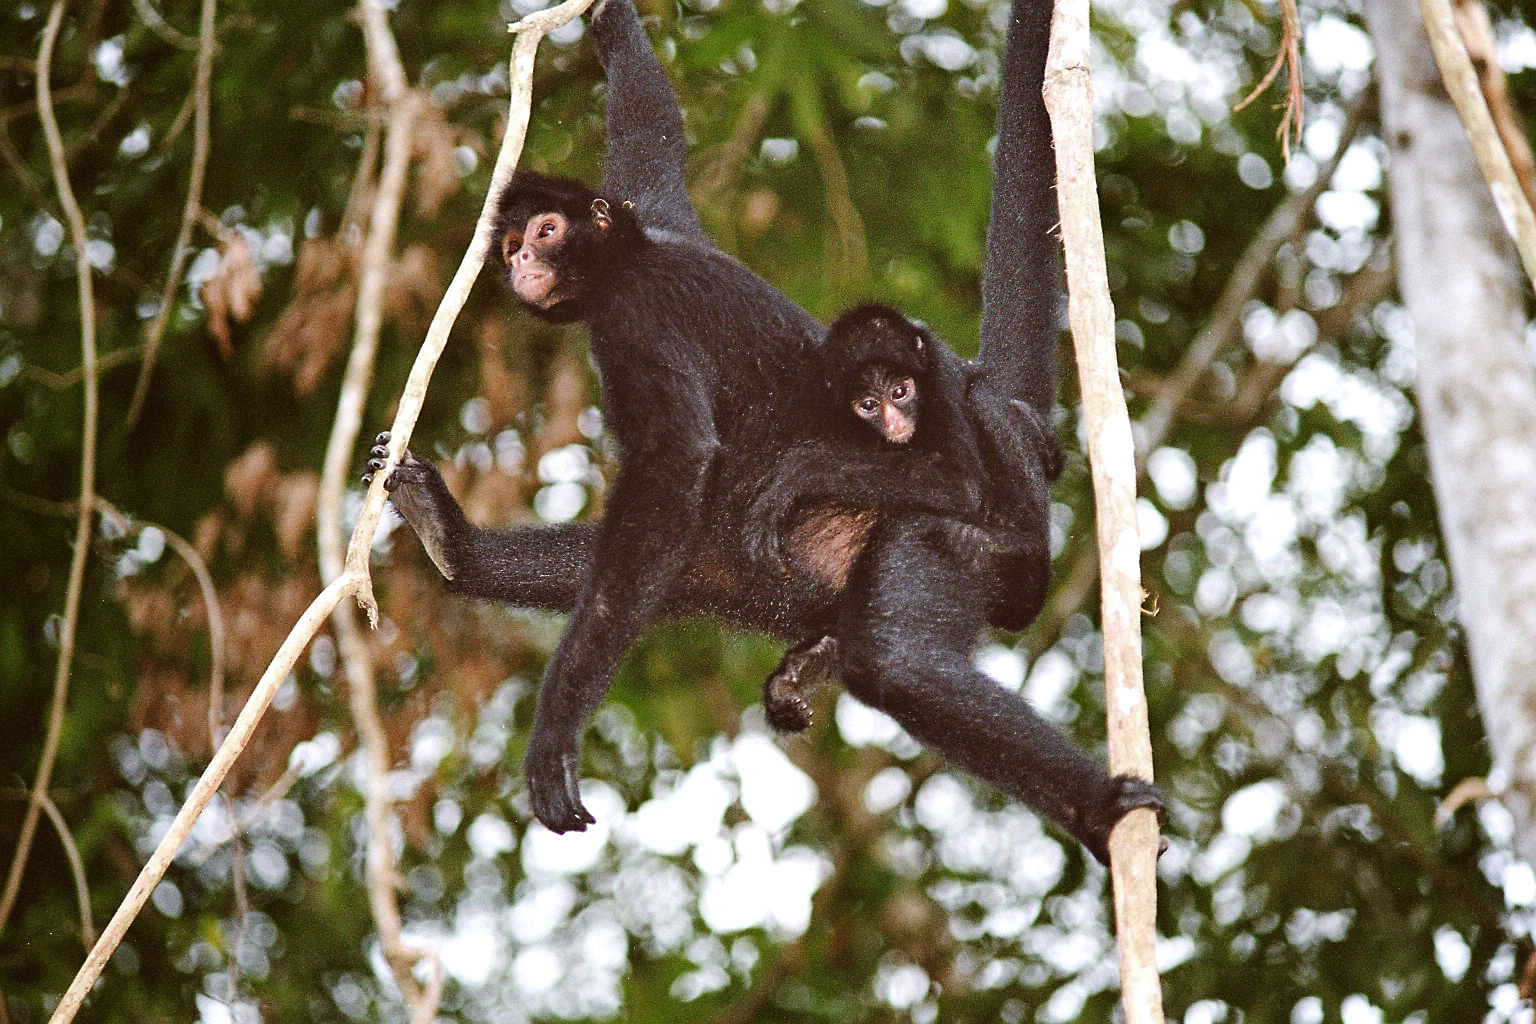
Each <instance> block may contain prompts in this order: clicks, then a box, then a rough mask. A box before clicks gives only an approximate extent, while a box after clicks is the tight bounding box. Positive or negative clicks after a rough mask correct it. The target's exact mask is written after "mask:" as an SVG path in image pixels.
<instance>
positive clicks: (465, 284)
mask: <svg viewBox="0 0 1536 1024" xmlns="http://www.w3.org/2000/svg"><path fill="white" fill-rule="evenodd" d="M58 3H59V4H60V8H59V9H57V10H61V9H62V3H63V0H58ZM590 3H591V0H566V2H565V3H563V4H561V5H559V6H557V7H552V8H549V9H548V10H543V11H538V12H536V13H534V14H531V15H529V16H528V17H527V18H524V19H523V20H522V21H520V22H518V23H517V24H516V25H514V26H512V30H513V31H516V32H517V33H518V36H517V40H516V42H515V43H514V45H513V48H512V70H511V75H510V78H511V83H512V88H511V98H510V101H509V114H508V126H507V134H506V136H505V137H504V138H503V139H502V145H501V150H500V152H499V154H498V155H497V158H496V166H495V168H494V170H493V171H492V173H491V186H490V189H489V190H488V193H487V196H486V200H485V203H484V204H483V206H482V208H481V214H480V220H479V222H478V223H477V224H476V226H475V234H474V238H473V239H472V240H471V242H470V244H469V249H468V251H467V252H466V253H465V255H464V259H463V261H462V262H461V263H460V265H459V270H458V272H457V273H456V274H455V275H454V278H453V281H452V282H451V283H450V285H449V287H448V291H447V292H446V293H445V294H444V296H443V300H442V303H441V304H440V305H439V306H438V309H437V313H436V314H435V315H434V316H433V318H432V324H431V326H430V327H429V328H428V331H427V339H426V341H425V342H423V344H422V348H421V351H420V353H419V354H418V355H417V358H416V364H415V366H414V367H413V368H412V370H411V375H410V378H409V379H408V380H407V382H406V388H405V392H404V394H403V395H402V396H401V399H400V409H399V412H398V413H397V414H396V417H395V423H394V425H393V429H394V437H395V440H394V441H392V442H391V451H392V453H393V454H392V455H391V457H390V462H391V466H392V465H393V463H394V462H397V461H398V459H399V453H400V452H401V451H403V450H404V448H405V445H406V442H407V441H408V440H409V437H410V431H411V428H412V427H414V426H415V423H416V419H417V417H418V416H419V415H420V414H421V405H422V401H423V400H424V398H425V397H426V390H427V384H428V383H429V382H430V380H431V377H432V370H433V368H434V367H435V366H436V364H437V360H438V357H439V356H440V355H441V354H442V350H443V346H444V345H445V344H446V343H447V339H448V332H449V329H450V328H451V327H452V325H453V321H454V318H455V317H457V316H458V313H459V310H460V309H461V308H463V305H464V301H465V299H466V298H467V297H468V295H469V289H470V286H471V285H473V284H474V280H475V278H476V276H478V274H479V272H480V267H481V266H482V265H483V263H484V262H485V255H486V252H487V251H488V250H489V248H490V239H491V225H492V216H493V214H494V211H495V201H496V197H497V196H499V195H500V193H501V190H502V188H503V187H505V185H506V183H507V181H508V180H509V179H510V178H511V176H512V172H513V170H514V169H515V168H516V166H517V160H518V157H519V155H520V154H521V153H522V148H523V140H524V138H525V137H526V135H527V131H528V117H529V110H530V107H531V104H532V99H533V63H534V56H535V54H536V53H537V51H538V45H539V41H540V40H542V39H543V38H544V36H545V35H546V34H548V33H549V32H550V31H551V30H553V29H556V28H558V27H560V26H561V25H564V24H566V23H567V22H569V21H571V20H572V19H574V18H577V17H579V16H580V15H581V14H582V12H583V11H585V10H586V9H587V7H588V6H589V5H590ZM54 34H55V35H56V34H57V26H55V28H54ZM390 468H391V467H386V468H385V469H384V471H383V472H381V473H379V474H377V479H375V481H374V483H373V486H372V487H371V488H370V489H369V491H368V497H367V499H366V501H365V502H364V504H363V509H362V512H361V514H360V516H359V519H358V523H357V526H356V528H355V529H354V530H353V532H352V539H351V542H350V544H349V546H348V549H347V561H346V568H345V570H344V571H343V573H342V575H341V576H340V577H338V578H337V579H336V580H334V581H333V582H331V583H330V584H329V585H327V586H326V587H325V589H324V590H322V591H321V592H320V593H319V595H318V596H316V597H315V599H314V601H312V602H311V603H310V605H309V607H308V608H307V609H306V610H305V611H304V614H303V615H301V616H300V617H299V620H298V622H296V623H295V624H294V627H293V629H292V630H291V631H290V632H289V634H288V636H287V638H286V639H285V640H284V641H283V643H282V645H281V646H280V647H279V648H278V651H277V654H276V655H275V656H274V657H273V659H272V661H271V663H270V664H268V666H267V669H266V671H265V672H263V673H262V675H261V678H260V679H259V680H258V681H257V683H256V687H255V689H254V690H252V692H251V696H250V698H249V699H248V700H247V701H246V704H245V707H243V708H242V709H241V710H240V714H239V716H238V717H237V718H236V719H235V722H234V725H233V726H232V727H231V728H230V732H229V735H228V736H227V737H225V739H224V742H223V743H222V744H221V745H220V746H219V749H218V750H216V751H215V752H214V755H213V758H212V760H211V761H209V763H208V767H207V768H206V769H205V770H204V771H203V774H202V777H201V778H199V779H198V781H197V784H196V785H195V786H193V788H192V792H191V794H190V795H189V796H188V798H187V800H186V803H184V804H183V805H182V808H181V810H180V811H178V812H177V814H176V818H175V820H173V821H172V822H171V826H170V828H169V830H168V831H167V832H166V834H165V837H164V838H163V839H161V841H160V845H159V846H157V847H156V848H155V851H154V853H152V854H151V855H150V858H149V861H148V863H146V864H145V865H144V868H143V869H142V870H141V871H140V872H139V876H138V878H136V879H134V882H133V885H131V886H130V887H129V889H128V894H127V896H126V897H124V899H123V902H122V904H121V905H120V906H119V907H118V908H117V912H116V913H114V914H113V915H112V920H111V921H109V922H108V923H107V927H106V930H105V931H104V932H103V933H102V935H101V938H99V939H98V940H97V941H96V945H95V946H93V947H92V948H91V952H90V954H89V955H88V956H87V957H86V959H85V963H84V964H83V965H81V967H80V970H79V972H78V973H76V975H75V978H74V981H72V982H71V983H70V986H69V989H68V990H67V991H66V992H65V993H64V996H63V997H62V998H61V999H60V1000H59V1005H58V1007H57V1008H56V1009H55V1010H54V1012H53V1016H52V1017H50V1018H49V1024H68V1022H70V1021H72V1020H74V1018H75V1014H77V1013H78V1012H79V1010H80V1007H81V1005H82V1004H83V1003H84V1002H85V997H86V996H87V994H89V992H90V990H91V986H92V985H94V984H95V982H96V979H97V978H98V977H100V976H101V972H102V969H103V968H104V967H105V966H106V963H107V960H108V958H109V957H111V955H112V952H113V951H114V950H115V949H117V946H118V944H119V943H120V942H122V939H123V936H124V935H125V934H127V931H128V927H129V925H131V924H132V923H133V920H134V918H135V917H137V916H138V914H139V911H140V910H142V909H143V908H144V904H145V903H146V902H147V901H148V900H149V895H150V893H151V892H153V891H154V888H155V886H157V885H158V884H159V883H160V879H161V878H163V877H164V876H165V872H166V870H167V868H169V867H170V863H171V860H172V859H173V858H174V857H175V856H176V851H177V850H178V849H180V847H181V844H182V843H183V842H185V841H186V838H187V834H188V833H189V832H190V831H191V830H192V826H193V824H194V823H195V822H196V821H197V819H198V816H199V815H201V814H202V812H203V808H205V807H206V806H207V804H208V801H209V799H211V798H212V796H213V794H214V793H215V792H216V791H217V790H218V788H219V785H220V784H221V783H222V782H223V781H224V777H225V776H226V775H227V774H228V773H229V769H230V767H231V766H232V765H233V764H234V762H235V760H236V758H238V757H239V756H240V754H241V752H242V751H244V749H245V747H246V745H247V744H248V743H249V742H250V740H251V736H252V735H253V734H254V733H255V731H256V726H257V725H258V724H259V723H260V721H261V718H262V716H263V715H265V714H266V711H267V708H268V707H269V706H270V705H271V703H272V698H273V697H274V696H276V694H277V690H278V687H279V686H281V685H282V683H283V681H284V680H285V679H287V678H288V674H289V672H291V671H292V670H293V666H294V665H295V664H296V663H297V662H298V659H299V655H301V654H302V653H303V652H304V649H305V648H306V647H307V646H308V645H309V642H310V641H311V640H312V639H314V636H315V634H316V633H317V632H319V630H320V628H321V626H322V625H324V623H325V621H326V620H327V619H328V618H329V616H330V614H331V613H332V612H333V611H334V610H335V609H336V607H337V605H339V604H340V603H341V602H342V600H344V599H345V598H348V597H352V598H355V599H356V600H357V601H358V603H359V604H361V605H362V606H363V607H364V608H365V609H366V610H367V611H368V613H369V618H370V620H372V619H374V618H376V616H377V606H376V604H375V602H374V599H373V586H372V582H371V580H370V577H369V573H368V551H369V548H370V546H371V544H372V540H373V534H374V531H375V529H377V527H378V524H379V516H380V514H381V513H382V511H383V507H384V483H383V482H384V479H385V478H387V477H388V475H389V470H390ZM82 547H83V545H82Z"/></svg>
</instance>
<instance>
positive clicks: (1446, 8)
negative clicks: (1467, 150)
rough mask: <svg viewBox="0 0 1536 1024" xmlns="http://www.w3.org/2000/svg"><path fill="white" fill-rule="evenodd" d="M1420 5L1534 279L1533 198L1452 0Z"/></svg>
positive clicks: (1481, 165) (1497, 201) (1448, 84)
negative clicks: (1506, 141)
mask: <svg viewBox="0 0 1536 1024" xmlns="http://www.w3.org/2000/svg"><path fill="white" fill-rule="evenodd" d="M1419 8H1420V9H1421V10H1422V11H1423V12H1424V27H1425V28H1426V29H1428V30H1429V45H1430V49H1432V50H1434V52H1435V63H1437V64H1439V65H1440V77H1441V78H1442V79H1444V81H1445V88H1446V91H1447V92H1449V93H1450V94H1451V102H1452V103H1453V104H1455V106H1456V113H1457V114H1459V115H1460V116H1461V123H1462V126H1463V127H1464V128H1466V131H1467V139H1468V140H1469V141H1470V142H1471V143H1472V152H1473V153H1474V154H1476V156H1477V166H1478V169H1479V170H1481V171H1482V173H1483V179H1484V180H1485V181H1487V182H1488V188H1489V189H1490V190H1491V191H1492V192H1493V205H1494V206H1495V207H1496V208H1497V209H1498V211H1499V219H1500V220H1502V221H1503V222H1504V230H1505V231H1508V232H1509V235H1510V237H1511V238H1513V239H1514V240H1515V248H1516V250H1518V251H1519V253H1520V262H1521V264H1522V265H1524V267H1525V274H1526V277H1528V278H1530V279H1531V281H1532V282H1533V283H1536V214H1533V213H1532V212H1531V204H1530V202H1528V201H1527V200H1526V198H1525V192H1524V190H1522V189H1521V187H1520V179H1519V178H1518V177H1516V175H1515V169H1514V166H1513V165H1512V164H1511V163H1510V161H1509V154H1508V153H1507V152H1505V150H1504V144H1503V142H1501V141H1500V139H1499V131H1498V128H1497V127H1495V126H1494V123H1493V117H1492V115H1490V114H1489V113H1488V104H1487V103H1486V102H1485V101H1484V99H1483V92H1482V87H1481V86H1480V85H1479V84H1478V80H1477V71H1476V70H1475V69H1474V68H1473V67H1472V59H1471V58H1470V57H1468V56H1467V48H1466V46H1465V45H1464V44H1463V43H1462V40H1461V33H1460V32H1459V31H1457V29H1456V17H1455V15H1454V14H1452V13H1451V5H1450V0H1419Z"/></svg>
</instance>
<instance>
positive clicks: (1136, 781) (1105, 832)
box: [1088, 775, 1168, 864]
mask: <svg viewBox="0 0 1536 1024" xmlns="http://www.w3.org/2000/svg"><path fill="white" fill-rule="evenodd" d="M1141 807H1145V808H1147V809H1148V810H1150V811H1152V812H1153V813H1154V814H1156V815H1157V821H1158V824H1162V823H1163V822H1164V821H1166V820H1168V808H1167V805H1166V804H1165V803H1164V802H1163V791H1162V790H1160V789H1158V788H1157V786H1155V785H1153V784H1152V783H1151V782H1148V781H1147V780H1146V779H1143V778H1141V777H1140V776H1139V775H1116V776H1114V777H1113V778H1111V779H1110V780H1109V794H1108V797H1107V799H1106V800H1105V801H1104V803H1103V805H1102V806H1101V807H1100V810H1099V820H1098V822H1097V823H1096V824H1097V826H1098V828H1097V829H1096V830H1095V831H1096V833H1097V835H1098V839H1097V840H1096V841H1095V842H1094V843H1091V844H1089V845H1088V851H1089V852H1090V853H1092V854H1093V855H1094V856H1095V857H1097V858H1098V859H1099V863H1100V864H1108V863H1109V834H1110V833H1111V832H1113V831H1114V828H1115V824H1116V823H1117V822H1119V820H1120V819H1121V818H1123V817H1125V816H1126V815H1127V814H1130V813H1131V812H1132V811H1134V810H1136V809H1138V808H1141ZM1167 847H1168V842H1167V840H1166V839H1165V840H1164V841H1163V843H1162V845H1161V846H1160V847H1159V848H1158V851H1157V852H1158V853H1159V854H1161V853H1162V852H1163V850H1165V849H1167Z"/></svg>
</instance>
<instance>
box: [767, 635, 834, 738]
mask: <svg viewBox="0 0 1536 1024" xmlns="http://www.w3.org/2000/svg"><path fill="white" fill-rule="evenodd" d="M836 662H837V640H835V639H834V638H832V637H830V636H824V637H821V638H820V639H818V640H815V641H813V642H811V643H806V644H801V645H800V646H799V647H795V648H792V649H791V650H789V651H786V652H785V654H784V658H783V660H782V661H780V662H779V667H778V668H776V669H774V670H773V674H772V675H771V676H769V677H768V678H767V679H766V680H764V682H763V708H764V710H766V711H767V713H768V724H769V725H771V726H773V728H774V730H775V731H777V732H782V733H795V732H804V731H805V730H806V729H809V728H810V726H811V717H812V716H811V705H810V704H809V703H808V702H807V701H806V698H807V697H809V696H810V695H811V694H813V693H815V692H816V691H817V690H819V689H820V688H821V687H823V686H825V685H826V684H827V682H828V681H829V680H830V679H831V676H832V671H833V667H834V665H835V664H836Z"/></svg>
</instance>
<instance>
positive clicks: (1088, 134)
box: [1045, 0, 1163, 1024]
mask: <svg viewBox="0 0 1536 1024" xmlns="http://www.w3.org/2000/svg"><path fill="white" fill-rule="evenodd" d="M1045 105H1046V108H1047V109H1048V110H1049V111H1050V116H1051V125H1052V130H1053V133H1054V135H1055V140H1056V181H1057V192H1058V195H1059V201H1060V204H1061V232H1062V242H1063V243H1064V245H1065V247H1066V256H1067V259H1066V264H1067V297H1068V307H1067V313H1068V318H1069V320H1070V321H1071V325H1072V339H1073V348H1074V350H1075V351H1076V354H1077V366H1078V378H1079V380H1080V382H1081V389H1082V395H1083V418H1084V434H1085V435H1086V437H1087V439H1088V443H1087V448H1088V456H1089V463H1090V465H1091V466H1092V470H1093V492H1094V508H1095V518H1096V521H1097V532H1098V548H1099V564H1100V573H1099V575H1100V579H1101V581H1102V584H1101V587H1100V600H1101V602H1102V604H1101V614H1102V627H1103V630H1104V686H1105V691H1106V692H1105V704H1106V705H1107V707H1108V711H1109V766H1110V770H1111V771H1113V772H1115V773H1117V774H1120V773H1125V774H1132V775H1139V776H1141V777H1143V778H1147V779H1150V778H1152V741H1151V736H1150V732H1149V729H1148V726H1147V701H1146V694H1145V693H1144V692H1143V689H1142V678H1141V544H1140V542H1139V540H1138V538H1137V532H1136V453H1135V447H1134V445H1133V444H1132V441H1131V422H1130V417H1129V416H1128V415H1127V413H1126V408H1125V396H1124V395H1123V394H1121V392H1120V374H1119V370H1118V368H1117V366H1116V363H1115V332H1114V325H1115V311H1114V307H1113V306H1112V305H1111V303H1110V297H1109V277H1108V272H1107V269H1106V267H1105V257H1104V233H1103V226H1102V225H1101V224H1100V222H1099V199H1098V188H1097V185H1096V184H1095V181H1094V167H1093V83H1092V80H1091V79H1090V77H1089V73H1088V0H1057V3H1056V17H1055V22H1054V24H1053V25H1052V27H1051V50H1050V58H1049V60H1048V62H1047V65H1046V76H1045ZM1109 848H1110V860H1109V862H1110V875H1111V878H1112V880H1113V883H1114V902H1115V932H1116V935H1117V937H1118V940H1119V948H1120V985H1121V1002H1122V1005H1123V1006H1124V1008H1125V1019H1126V1021H1127V1022H1128V1024H1162V1020H1163V996H1162V984H1161V981H1160V979H1159V978H1158V974H1157V957H1156V939H1157V848H1158V836H1157V819H1156V817H1155V816H1154V815H1153V814H1152V812H1151V811H1147V810H1136V811H1132V812H1131V813H1130V814H1128V815H1126V817H1125V818H1123V819H1122V820H1121V823H1120V824H1119V825H1118V826H1116V828H1115V830H1114V832H1113V833H1112V834H1111V835H1110V840H1109Z"/></svg>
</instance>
